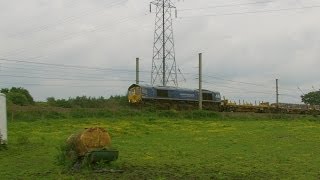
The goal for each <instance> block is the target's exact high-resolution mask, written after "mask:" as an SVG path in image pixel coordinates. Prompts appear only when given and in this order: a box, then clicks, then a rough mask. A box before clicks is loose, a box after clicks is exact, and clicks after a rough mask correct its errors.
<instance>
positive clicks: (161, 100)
mask: <svg viewBox="0 0 320 180" xmlns="http://www.w3.org/2000/svg"><path fill="white" fill-rule="evenodd" d="M202 97H203V107H204V109H215V110H218V108H219V107H220V105H221V95H220V93H219V92H216V91H209V90H202ZM198 99H199V90H192V89H186V88H178V87H164V86H148V85H138V84H133V85H131V86H130V87H129V89H128V100H129V103H131V104H148V103H149V104H155V105H158V106H161V107H165V108H172V107H173V108H176V109H186V108H193V107H194V106H196V105H197V104H198Z"/></svg>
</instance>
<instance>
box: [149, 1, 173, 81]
mask: <svg viewBox="0 0 320 180" xmlns="http://www.w3.org/2000/svg"><path fill="white" fill-rule="evenodd" d="M152 5H155V6H156V19H155V32H154V44H153V57H152V71H151V84H152V85H162V86H168V85H173V86H178V78H177V67H176V58H175V48H174V38H173V27H172V14H171V13H172V11H171V9H175V12H176V13H175V15H176V16H177V10H176V7H175V6H174V5H173V4H172V2H171V0H154V1H152V2H151V3H150V12H151V11H152Z"/></svg>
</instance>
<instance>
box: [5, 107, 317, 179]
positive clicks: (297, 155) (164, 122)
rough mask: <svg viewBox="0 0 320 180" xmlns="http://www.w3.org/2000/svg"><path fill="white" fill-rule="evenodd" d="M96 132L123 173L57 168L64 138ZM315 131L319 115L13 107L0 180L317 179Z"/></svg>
mask: <svg viewBox="0 0 320 180" xmlns="http://www.w3.org/2000/svg"><path fill="white" fill-rule="evenodd" d="M10 113H11V114H10ZM12 114H13V115H12ZM10 115H11V116H12V117H10ZM11 118H12V119H11ZM94 126H101V127H104V128H106V129H108V130H109V132H110V134H111V136H112V140H113V146H114V147H115V148H117V149H118V150H119V151H120V157H119V160H118V161H116V162H114V163H112V164H111V165H110V168H113V169H122V170H124V172H123V173H94V172H92V171H89V170H83V171H81V172H77V173H75V172H74V173H73V172H70V171H65V170H64V168H63V167H61V166H59V165H57V164H56V158H55V157H56V155H57V154H58V149H57V148H58V147H59V145H60V144H61V143H63V142H64V141H65V139H66V138H67V137H68V136H69V135H70V134H72V133H74V132H76V131H78V130H81V129H83V128H86V127H94ZM319 132H320V118H319V117H318V116H293V115H272V114H233V113H213V112H199V111H188V112H176V111H152V110H138V109H132V108H129V107H124V108H120V109H119V108H118V107H117V106H114V107H107V108H105V109H59V108H49V107H47V108H44V107H43V109H41V108H39V107H24V108H14V109H9V146H8V148H9V149H8V150H6V151H0V177H1V179H28V178H30V179H74V178H75V179H93V178H96V179H112V178H120V179H141V178H148V179H149V178H153V179H166V178H168V179H172V178H183V179H194V178H199V179H210V178H218V179H225V178H232V179H235V178H236V179H248V178H255V179H256V178H264V179H270V178H273V179H277V178H288V179H319V178H320V166H319V164H320V156H319V154H320V133H319Z"/></svg>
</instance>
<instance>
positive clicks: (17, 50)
mask: <svg viewBox="0 0 320 180" xmlns="http://www.w3.org/2000/svg"><path fill="white" fill-rule="evenodd" d="M142 16H146V15H145V14H144V13H141V14H138V15H137V16H133V17H132V16H129V17H126V18H122V19H119V21H115V22H114V24H112V25H113V26H115V25H118V24H122V23H125V22H128V21H130V20H134V19H137V18H139V17H142ZM102 27H108V28H110V23H108V24H104V25H101V26H98V27H96V29H93V30H90V31H80V32H77V33H69V34H66V35H64V36H61V37H60V39H59V41H57V38H55V39H54V40H51V41H46V42H44V43H43V42H42V43H37V44H36V45H35V46H33V47H39V46H43V45H44V44H49V45H50V44H52V43H54V42H60V41H64V40H67V39H70V38H73V37H74V36H78V35H81V34H83V33H89V32H91V33H92V32H96V31H99V30H101V29H100V28H102ZM108 32H111V31H108ZM26 50H27V48H24V49H16V50H14V51H13V52H11V53H8V54H6V56H10V55H13V54H20V53H23V52H25V51H26Z"/></svg>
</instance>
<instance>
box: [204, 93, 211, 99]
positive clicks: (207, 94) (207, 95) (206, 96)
mask: <svg viewBox="0 0 320 180" xmlns="http://www.w3.org/2000/svg"><path fill="white" fill-rule="evenodd" d="M202 98H203V100H213V99H212V94H210V93H202Z"/></svg>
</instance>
